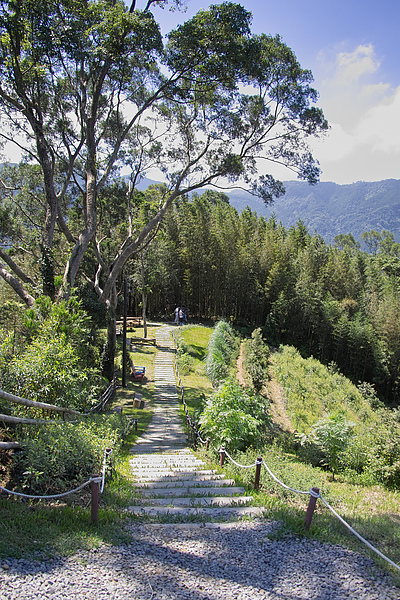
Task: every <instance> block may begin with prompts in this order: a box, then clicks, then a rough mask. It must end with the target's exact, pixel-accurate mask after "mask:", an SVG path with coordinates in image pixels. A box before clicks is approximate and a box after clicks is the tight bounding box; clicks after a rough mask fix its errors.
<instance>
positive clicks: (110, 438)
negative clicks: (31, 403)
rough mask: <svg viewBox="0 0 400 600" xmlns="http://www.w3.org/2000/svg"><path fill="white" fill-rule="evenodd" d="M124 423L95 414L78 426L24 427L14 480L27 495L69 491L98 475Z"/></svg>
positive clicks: (20, 436)
mask: <svg viewBox="0 0 400 600" xmlns="http://www.w3.org/2000/svg"><path fill="white" fill-rule="evenodd" d="M124 425H125V420H124V419H123V418H122V417H121V415H95V416H92V417H90V418H86V419H85V420H83V421H81V422H80V423H63V422H59V423H48V424H47V425H45V426H42V427H36V426H35V427H34V428H33V427H32V426H25V428H22V430H21V433H20V435H19V437H18V439H19V441H20V443H21V444H22V446H23V451H22V452H21V453H20V454H18V455H16V459H15V467H14V477H15V480H16V481H18V484H17V487H18V489H19V490H20V491H24V492H25V493H27V494H34V495H47V494H57V493H62V492H64V491H66V490H69V489H72V488H74V487H76V486H78V485H79V484H81V483H84V481H85V480H87V479H88V478H90V476H91V475H92V474H93V473H99V472H100V470H101V468H102V461H103V453H104V450H105V448H107V447H109V448H113V450H114V452H115V453H117V452H118V450H119V445H120V442H119V441H118V440H119V436H120V434H121V433H122V431H123V428H124Z"/></svg>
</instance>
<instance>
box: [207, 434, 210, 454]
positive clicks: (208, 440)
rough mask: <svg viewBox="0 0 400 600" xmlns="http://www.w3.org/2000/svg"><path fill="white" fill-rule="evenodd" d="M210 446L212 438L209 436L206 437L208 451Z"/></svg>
mask: <svg viewBox="0 0 400 600" xmlns="http://www.w3.org/2000/svg"><path fill="white" fill-rule="evenodd" d="M209 447H210V438H209V437H208V438H206V452H207V451H208V449H209Z"/></svg>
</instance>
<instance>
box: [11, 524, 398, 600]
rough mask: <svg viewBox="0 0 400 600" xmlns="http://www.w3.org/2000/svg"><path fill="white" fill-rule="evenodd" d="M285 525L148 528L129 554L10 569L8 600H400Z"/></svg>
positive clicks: (342, 553) (379, 580) (379, 581)
mask: <svg viewBox="0 0 400 600" xmlns="http://www.w3.org/2000/svg"><path fill="white" fill-rule="evenodd" d="M274 527H275V525H274V524H273V523H267V522H261V521H260V522H250V521H247V522H241V523H226V524H219V525H211V524H207V525H206V526H201V525H194V524H192V525H190V524H187V525H176V524H175V525H139V526H134V527H132V531H131V534H132V542H131V544H129V545H123V546H114V547H104V548H101V549H98V550H93V551H90V552H87V551H85V552H83V551H81V552H79V553H77V554H76V555H75V556H73V557H72V558H69V559H66V560H51V561H44V562H39V561H26V560H14V559H7V560H3V561H2V562H0V598H1V600H22V599H23V600H31V599H32V600H33V599H35V600H36V599H40V600H43V599H51V600H61V599H74V600H84V599H85V600H86V599H90V600H93V599H96V600H105V599H107V600H108V599H115V600H116V599H118V600H119V599H121V600H122V599H130V600H230V599H232V600H233V599H235V600H261V599H263V600H264V599H268V600H297V599H299V600H300V599H304V600H342V599H345V598H346V599H347V598H352V599H354V600H386V599H390V600H399V598H400V590H399V588H396V587H394V586H393V585H391V582H390V579H389V577H388V576H387V575H385V574H383V573H381V572H379V571H378V570H377V569H376V568H375V567H374V563H373V562H372V561H371V560H369V559H366V558H362V557H360V556H359V555H357V554H355V553H353V552H352V551H350V550H348V549H346V548H344V547H341V546H332V545H328V544H322V543H320V542H316V541H313V540H307V539H297V538H294V537H293V538H289V539H285V540H280V541H276V540H275V541H274V540H269V539H268V534H269V533H271V532H272V531H273V529H274Z"/></svg>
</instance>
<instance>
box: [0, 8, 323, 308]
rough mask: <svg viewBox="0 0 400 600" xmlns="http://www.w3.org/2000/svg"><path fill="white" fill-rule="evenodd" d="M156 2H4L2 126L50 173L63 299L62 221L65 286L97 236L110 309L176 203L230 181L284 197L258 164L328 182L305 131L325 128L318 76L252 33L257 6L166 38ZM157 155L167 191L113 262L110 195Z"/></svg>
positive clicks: (197, 21) (50, 239) (98, 281)
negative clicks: (70, 202) (78, 214)
mask: <svg viewBox="0 0 400 600" xmlns="http://www.w3.org/2000/svg"><path fill="white" fill-rule="evenodd" d="M155 4H158V5H159V4H160V2H159V1H158V0H148V1H147V3H146V4H145V6H144V7H143V9H142V10H139V9H138V7H137V6H136V2H133V3H132V5H131V6H130V8H127V7H126V6H125V5H124V3H123V2H122V1H116V0H91V1H87V0H76V1H74V2H71V0H47V1H46V2H45V3H41V4H40V5H39V4H38V3H37V2H35V1H34V0H0V76H1V83H0V110H1V113H2V114H1V116H2V119H4V122H5V124H6V128H5V129H4V130H3V131H2V132H1V134H0V135H1V136H2V137H3V139H8V140H15V139H18V138H16V137H15V135H16V134H17V133H18V134H20V135H22V138H19V139H23V140H25V142H26V143H23V142H21V144H22V143H23V145H24V147H25V150H26V155H27V157H28V158H29V159H30V160H32V161H35V162H37V163H38V164H39V165H40V168H41V173H42V178H43V186H44V190H45V198H46V214H45V218H44V222H43V228H42V244H41V247H42V263H43V264H44V267H45V268H44V272H46V274H47V275H46V277H47V279H46V282H47V283H46V286H44V287H45V293H48V294H49V295H51V296H54V294H55V285H54V260H53V246H54V232H55V228H56V223H58V227H59V228H60V230H61V231H62V233H63V235H64V236H65V237H66V239H67V240H68V242H69V244H70V254H69V258H68V260H67V261H66V266H65V269H64V292H63V293H66V294H68V291H69V289H70V288H71V287H72V286H73V285H74V284H75V280H76V277H77V274H78V271H79V269H80V267H81V265H82V260H83V258H84V256H85V254H86V252H87V250H88V247H89V245H90V244H91V242H93V243H94V248H95V251H96V255H97V261H98V267H97V269H96V271H95V272H93V271H92V272H90V273H87V274H86V276H87V277H88V278H89V279H91V280H92V282H93V285H94V286H95V289H96V291H97V293H98V294H99V297H100V298H101V299H102V300H103V301H104V302H106V303H107V304H108V305H109V306H111V305H113V303H114V299H115V292H116V282H117V279H118V277H119V276H120V274H121V272H122V269H123V268H124V265H125V264H126V262H127V260H129V258H130V257H131V256H132V255H133V254H135V253H137V252H140V251H141V250H142V249H143V247H144V245H146V242H147V238H148V236H151V235H152V233H153V231H154V229H155V228H156V227H157V225H158V224H159V223H160V221H161V220H162V219H163V217H164V216H165V214H166V211H167V210H168V209H169V207H170V206H171V204H172V203H173V202H174V200H175V199H176V198H178V197H180V196H182V195H185V194H187V193H189V192H191V191H193V190H196V189H199V188H203V187H204V186H206V185H210V184H221V183H224V184H225V185H226V183H227V182H230V183H231V184H232V185H236V186H237V185H245V186H246V187H247V188H248V189H249V190H250V191H251V193H254V194H258V195H260V196H261V197H262V198H263V199H264V201H265V202H266V203H269V202H272V201H273V199H274V198H275V197H277V196H279V195H281V194H282V193H283V191H284V190H283V186H282V184H281V183H280V182H278V181H275V180H274V178H273V177H272V176H271V175H268V174H267V175H261V176H260V177H259V176H258V171H259V168H260V163H264V164H266V165H268V164H269V163H270V162H279V163H281V164H284V165H286V166H287V167H288V168H289V169H290V170H292V171H293V172H295V173H297V174H298V176H299V177H300V178H302V179H306V180H308V181H309V182H310V183H314V182H316V181H317V179H318V174H319V168H318V164H317V163H316V162H315V160H314V158H313V157H312V154H311V152H310V150H309V148H308V145H307V138H308V137H309V136H313V135H318V134H319V133H320V132H322V131H324V130H325V129H326V128H327V123H326V121H325V119H324V116H323V113H322V111H321V110H320V109H318V108H316V107H314V106H312V104H313V103H314V102H315V101H316V99H317V92H316V91H315V90H314V89H313V88H312V87H311V82H312V75H311V73H310V72H309V71H307V70H304V69H302V68H301V67H300V65H299V63H298V62H297V59H296V57H295V55H294V53H293V52H292V51H291V50H290V48H288V47H287V46H286V45H285V44H284V43H283V42H282V40H281V39H280V37H279V36H274V37H273V36H268V35H265V34H262V35H258V36H256V35H252V34H251V31H250V24H251V15H250V13H249V12H248V11H246V10H245V9H244V8H243V7H242V6H240V5H238V4H233V3H231V2H225V3H222V4H220V5H213V6H210V7H209V9H208V10H202V11H200V12H199V13H198V14H197V15H196V16H195V17H193V18H192V19H191V20H189V21H187V22H186V23H184V24H183V25H180V26H179V27H177V29H176V30H174V31H172V32H171V33H170V35H169V38H168V42H167V44H166V45H165V47H163V42H162V37H161V34H160V31H159V27H158V25H157V23H156V22H155V20H154V17H153V15H152V12H151V9H152V6H153V5H155ZM162 4H163V5H165V4H167V1H165V2H162ZM174 4H176V5H179V4H180V2H179V0H176V1H175V2H174ZM244 89H245V90H246V93H244V91H243V90H244ZM18 143H19V142H18ZM155 164H157V165H158V166H160V167H161V169H162V170H163V171H164V173H165V175H166V177H167V180H168V186H167V187H166V189H165V193H164V196H163V198H162V200H161V202H160V204H159V206H158V207H157V209H156V210H155V211H154V212H153V213H152V214H151V215H149V220H148V221H147V222H146V223H145V224H144V225H143V226H142V227H141V228H140V229H138V230H134V229H133V228H132V227H129V228H128V232H127V236H126V239H125V240H123V241H122V243H121V245H120V247H119V249H118V251H117V252H116V254H115V256H114V258H113V260H112V262H111V263H109V264H107V263H106V262H105V260H104V259H103V257H102V255H101V251H100V250H101V248H100V245H99V244H98V243H96V241H95V240H96V231H97V223H98V195H99V192H100V190H101V189H102V188H103V187H104V185H105V184H106V182H107V180H108V179H109V178H110V177H112V176H113V174H114V173H115V170H116V169H118V168H119V167H121V166H127V165H128V166H130V168H131V171H132V177H131V180H132V190H133V189H134V187H135V185H136V183H137V181H138V180H139V179H140V178H141V176H142V175H143V174H144V173H145V172H146V169H148V168H150V167H151V166H153V165H155ZM72 184H74V185H75V186H76V187H77V189H78V190H79V193H80V194H81V197H82V207H83V211H82V216H83V219H82V221H81V223H82V225H81V227H80V229H78V230H75V231H74V230H72V229H71V228H70V227H69V221H68V217H67V214H66V213H65V211H64V210H63V206H64V207H65V203H64V202H63V199H64V197H65V195H66V194H67V193H68V191H69V190H70V188H71V186H72ZM0 275H1V272H0Z"/></svg>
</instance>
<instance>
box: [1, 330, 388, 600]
mask: <svg viewBox="0 0 400 600" xmlns="http://www.w3.org/2000/svg"><path fill="white" fill-rule="evenodd" d="M157 345H158V353H157V357H156V370H155V381H156V385H155V391H156V394H155V396H156V398H155V410H154V416H153V420H152V422H151V424H150V426H149V428H148V431H147V432H146V433H145V434H144V435H143V436H142V437H141V438H140V439H138V441H137V444H135V446H134V447H133V448H132V470H133V475H134V480H135V483H134V485H135V489H136V493H137V501H136V503H135V505H134V506H132V507H131V509H130V510H131V511H132V512H133V513H135V515H137V518H135V519H132V520H130V521H129V523H130V524H129V525H128V526H127V527H126V530H127V533H128V535H129V541H128V542H127V543H125V544H120V545H118V546H111V545H107V544H104V545H103V546H101V547H100V548H98V549H94V550H91V551H86V550H82V551H79V552H77V553H76V554H75V555H73V556H71V557H68V558H64V559H62V558H57V557H54V559H51V560H49V559H46V560H40V559H38V560H25V559H20V560H18V559H14V558H11V557H10V558H7V559H5V560H4V559H3V560H2V562H0V600H22V599H23V600H37V599H38V598H39V599H40V600H43V599H48V600H93V598H96V600H128V599H129V600H345V599H346V600H349V599H351V600H400V589H399V588H397V587H395V586H394V585H393V583H392V581H391V579H390V577H389V576H388V575H387V574H385V573H384V572H382V571H380V570H379V569H378V568H376V566H375V564H374V562H373V561H372V560H371V559H369V558H365V557H363V556H361V555H359V554H357V553H356V552H352V551H351V550H349V549H347V548H345V547H343V546H338V545H333V544H325V543H322V542H318V541H315V540H310V539H307V538H297V537H295V536H287V537H284V538H282V539H280V538H279V536H277V535H276V532H277V530H278V531H279V529H280V524H279V523H277V522H273V521H270V520H268V514H266V513H265V512H264V513H263V515H260V514H258V515H255V516H254V514H253V515H251V516H250V517H249V516H248V514H246V513H245V512H241V511H246V510H250V511H251V509H252V507H251V506H248V505H243V504H242V502H243V503H244V502H251V499H250V500H249V497H248V496H245V495H244V490H242V489H240V488H236V487H235V485H234V482H233V481H229V480H226V479H225V478H224V477H223V476H217V474H216V473H214V472H212V471H209V470H207V469H206V468H205V466H204V465H203V464H202V462H201V461H199V460H198V459H197V458H196V457H195V455H194V454H193V453H192V451H191V450H190V449H188V448H187V446H186V440H185V434H184V430H183V427H182V422H181V419H180V417H179V414H178V410H179V403H178V397H177V393H176V387H175V376H174V371H173V367H172V364H173V362H172V358H173V352H174V349H173V342H172V339H171V335H170V329H169V328H168V327H166V326H163V327H161V328H160V329H159V331H158V334H157ZM243 498H246V500H243ZM240 499H241V500H240ZM238 505H239V506H238ZM239 509H240V510H239ZM226 511H228V512H226ZM235 511H239V512H235ZM166 514H167V516H166ZM199 516H200V520H199ZM168 518H169V519H170V520H172V519H173V520H177V521H179V522H174V523H161V522H160V521H161V520H162V519H163V520H168ZM0 525H1V524H0Z"/></svg>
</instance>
